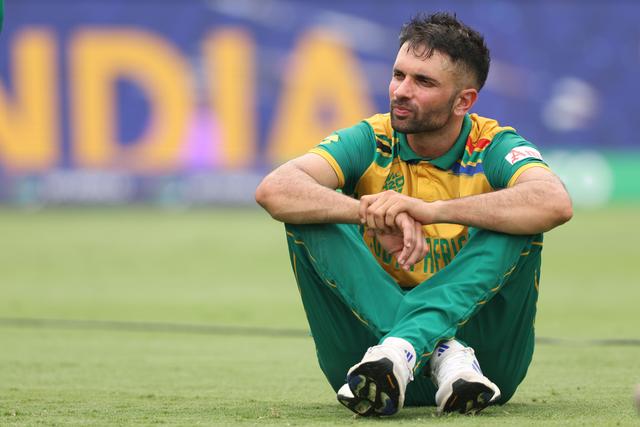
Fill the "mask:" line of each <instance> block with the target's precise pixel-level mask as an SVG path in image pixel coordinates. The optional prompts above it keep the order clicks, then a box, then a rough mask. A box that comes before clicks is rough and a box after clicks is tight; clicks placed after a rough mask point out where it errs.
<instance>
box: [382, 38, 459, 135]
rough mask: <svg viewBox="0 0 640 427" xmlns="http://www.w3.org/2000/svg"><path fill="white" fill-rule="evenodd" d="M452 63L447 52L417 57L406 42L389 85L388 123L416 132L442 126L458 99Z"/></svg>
mask: <svg viewBox="0 0 640 427" xmlns="http://www.w3.org/2000/svg"><path fill="white" fill-rule="evenodd" d="M455 77H456V74H455V71H454V65H453V64H452V63H451V61H450V60H449V57H448V56H447V55H446V54H442V53H440V52H438V51H434V52H433V54H432V55H431V56H430V57H428V58H419V57H417V56H416V55H415V53H414V51H413V49H407V44H406V43H405V44H404V45H403V46H402V47H401V48H400V50H399V51H398V56H397V57H396V62H395V64H394V66H393V77H392V78H391V83H390V84H389V99H390V111H391V126H392V127H393V128H394V129H395V130H396V131H398V132H402V133H407V134H415V133H422V132H433V131H437V130H439V129H441V128H442V127H444V126H445V125H446V124H447V123H448V122H449V120H450V119H451V116H452V111H453V106H454V103H455V101H456V98H457V92H458V90H457V88H456V84H455V83H456V79H455Z"/></svg>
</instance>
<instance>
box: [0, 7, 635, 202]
mask: <svg viewBox="0 0 640 427" xmlns="http://www.w3.org/2000/svg"><path fill="white" fill-rule="evenodd" d="M5 3H6V5H5V8H6V12H5V28H4V30H3V32H2V36H1V37H0V52H2V55H1V56H0V201H1V202H3V203H6V204H9V205H16V206H24V207H29V208H37V207H40V206H45V205H59V204H74V205H77V204H89V205H120V204H128V203H132V202H144V203H150V204H153V205H158V206H168V207H188V206H201V205H214V206H220V205H229V204H231V205H253V204H254V202H253V190H254V189H255V187H256V185H257V183H258V182H259V180H260V179H261V177H262V176H263V175H264V174H265V173H266V172H267V171H269V170H270V169H271V168H272V167H273V166H275V165H277V164H279V163H281V162H283V161H285V160H287V159H290V158H292V157H293V156H296V155H299V154H301V153H304V152H305V151H306V150H307V149H308V148H310V147H312V146H313V145H315V144H316V143H318V141H320V140H321V139H322V138H323V137H324V136H326V135H327V134H329V133H330V132H331V131H333V130H335V129H337V128H340V127H345V126H349V125H352V124H355V123H356V122H358V121H359V120H361V119H362V118H364V117H366V116H368V115H370V114H372V113H375V112H386V111H388V95H387V87H388V81H389V77H390V68H391V65H392V63H393V60H394V58H395V54H396V51H397V47H398V46H397V34H398V31H399V28H400V26H401V25H402V23H403V22H405V21H406V20H408V19H409V18H410V17H411V16H412V15H413V14H415V13H416V12H417V11H422V10H424V11H427V12H429V11H437V10H446V11H453V12H456V13H457V14H458V16H459V17H460V18H461V19H462V20H463V21H465V22H467V23H468V24H470V25H471V26H473V27H474V28H476V29H478V30H479V31H480V32H482V33H484V35H485V37H486V41H487V43H488V45H489V47H490V49H491V52H492V65H491V72H490V74H489V80H488V83H487V85H486V87H485V88H484V89H483V91H482V93H481V96H480V100H479V102H478V103H477V105H476V107H475V109H474V111H476V112H478V113H480V114H481V115H485V116H488V117H494V118H497V119H499V120H500V121H501V123H503V124H505V125H511V126H513V127H515V128H516V129H517V130H518V131H519V132H520V133H521V134H522V135H524V136H525V137H526V138H528V139H529V140H530V141H532V142H534V143H535V144H537V145H538V146H539V147H540V148H541V151H542V153H543V155H544V156H545V157H546V159H547V160H548V162H549V163H550V164H551V166H552V167H553V168H554V170H555V171H556V172H557V173H558V174H559V175H561V177H562V178H563V179H564V180H565V182H566V184H567V186H568V187H569V189H570V191H571V193H572V196H573V198H574V201H575V203H576V204H577V205H578V206H601V205H603V204H607V203H610V202H624V201H635V200H638V199H640V186H639V185H638V184H637V183H638V182H640V150H639V147H640V145H639V142H640V141H639V140H638V136H637V131H636V122H635V116H636V115H637V113H638V111H640V97H638V94H640V91H639V90H638V89H639V88H640V84H639V83H638V75H639V72H640V26H638V24H637V17H638V16H640V3H638V2H636V1H631V0H629V1H596V0H592V1H569V0H565V1H555V0H548V1H545V0H543V1H537V2H515V1H514V2H510V1H489V2H487V1H472V0H468V1H465V2H453V1H430V2H429V3H428V4H427V5H425V3H424V2H422V1H403V2H383V1H374V2H371V1H351V2H343V1H337V0H316V1H296V0H186V1H166V0H164V1H155V0H135V1H131V0H110V1H108V2H105V1H98V0H53V1H52V0H5ZM427 6H428V7H427Z"/></svg>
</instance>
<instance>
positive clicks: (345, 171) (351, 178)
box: [309, 122, 376, 195]
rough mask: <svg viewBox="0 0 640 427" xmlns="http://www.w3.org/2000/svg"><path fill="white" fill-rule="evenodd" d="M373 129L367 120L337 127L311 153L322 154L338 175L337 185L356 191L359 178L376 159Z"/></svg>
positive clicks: (345, 190)
mask: <svg viewBox="0 0 640 427" xmlns="http://www.w3.org/2000/svg"><path fill="white" fill-rule="evenodd" d="M375 141H376V140H375V135H374V133H373V129H372V128H371V126H370V125H369V124H368V123H366V122H361V123H358V124H357V125H355V126H352V127H350V128H345V129H341V130H338V131H336V132H334V133H332V134H331V135H329V136H328V137H326V138H325V139H323V140H322V142H321V143H320V144H318V145H317V146H316V147H314V148H312V149H311V150H310V151H309V152H310V153H315V154H319V155H320V156H322V157H323V158H324V159H325V160H326V161H327V162H329V164H330V165H331V167H332V168H333V170H334V171H335V172H336V175H337V176H338V188H340V189H342V192H343V193H345V194H349V195H351V194H353V192H354V191H355V187H356V184H357V183H358V180H359V179H360V177H361V176H362V175H363V174H364V172H365V171H366V170H367V168H368V167H369V165H370V164H371V162H373V159H374V156H375V151H376V142H375Z"/></svg>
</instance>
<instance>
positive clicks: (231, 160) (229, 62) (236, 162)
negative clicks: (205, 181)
mask: <svg viewBox="0 0 640 427" xmlns="http://www.w3.org/2000/svg"><path fill="white" fill-rule="evenodd" d="M203 51H204V59H205V63H206V67H207V71H208V72H209V74H210V75H211V76H212V78H211V79H209V81H210V82H211V84H210V86H209V102H210V105H211V108H212V109H213V112H214V114H215V115H216V119H217V120H218V121H219V122H220V126H221V133H222V138H221V141H220V142H221V148H222V149H221V155H222V164H223V165H224V166H226V167H230V168H236V167H242V166H247V165H250V164H251V163H252V162H253V157H254V155H255V152H256V118H255V106H256V100H255V94H256V88H255V75H254V74H255V60H254V55H255V53H254V51H255V49H254V44H253V41H252V40H251V38H250V37H249V36H248V35H247V34H246V33H245V32H244V31H242V30H237V29H224V30H219V31H216V33H215V34H212V35H210V36H209V37H208V38H207V39H205V41H204V43H203Z"/></svg>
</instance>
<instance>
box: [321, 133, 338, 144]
mask: <svg viewBox="0 0 640 427" xmlns="http://www.w3.org/2000/svg"><path fill="white" fill-rule="evenodd" d="M339 140H340V136H339V135H336V134H335V133H334V134H332V135H329V136H328V137H326V138H325V139H323V140H322V142H320V144H321V145H327V144H331V143H334V142H338V141H339Z"/></svg>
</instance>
